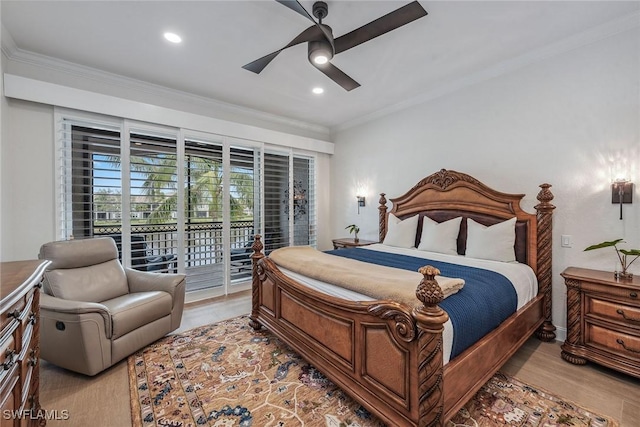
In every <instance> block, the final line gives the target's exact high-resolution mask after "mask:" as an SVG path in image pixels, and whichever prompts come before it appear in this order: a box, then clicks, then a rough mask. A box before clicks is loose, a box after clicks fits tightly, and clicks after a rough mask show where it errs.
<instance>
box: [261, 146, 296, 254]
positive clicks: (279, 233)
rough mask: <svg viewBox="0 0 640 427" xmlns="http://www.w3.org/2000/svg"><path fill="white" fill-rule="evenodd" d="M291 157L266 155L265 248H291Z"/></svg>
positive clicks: (266, 250) (271, 249)
mask: <svg viewBox="0 0 640 427" xmlns="http://www.w3.org/2000/svg"><path fill="white" fill-rule="evenodd" d="M289 201H290V197H289V156H288V155H281V154H272V153H265V154H264V201H263V203H264V248H265V253H266V254H267V255H268V254H269V253H270V252H271V251H273V250H274V249H278V248H282V247H285V246H289Z"/></svg>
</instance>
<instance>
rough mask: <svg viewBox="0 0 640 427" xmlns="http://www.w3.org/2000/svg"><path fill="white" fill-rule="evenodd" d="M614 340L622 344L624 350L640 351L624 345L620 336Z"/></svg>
mask: <svg viewBox="0 0 640 427" xmlns="http://www.w3.org/2000/svg"><path fill="white" fill-rule="evenodd" d="M616 342H617V343H618V344H620V345H621V346H622V348H624V349H625V350H627V351H630V352H632V353H640V350H634V349H632V348H629V347H627V346H626V345H624V341H622V340H621V339H620V338H618V339H617V340H616Z"/></svg>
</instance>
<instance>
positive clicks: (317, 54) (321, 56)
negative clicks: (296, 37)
mask: <svg viewBox="0 0 640 427" xmlns="http://www.w3.org/2000/svg"><path fill="white" fill-rule="evenodd" d="M331 58H333V51H332V50H331V45H330V44H329V42H327V41H326V40H317V41H312V42H309V61H311V62H312V63H314V64H317V65H323V64H326V63H327V62H329V60H331Z"/></svg>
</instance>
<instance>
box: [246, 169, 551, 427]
mask: <svg viewBox="0 0 640 427" xmlns="http://www.w3.org/2000/svg"><path fill="white" fill-rule="evenodd" d="M541 187H542V190H541V191H540V193H539V194H538V200H539V202H540V203H539V204H538V205H537V206H536V211H537V214H536V215H531V214H526V213H524V212H523V211H522V210H521V209H520V207H519V201H520V199H521V198H522V197H523V195H508V194H505V193H499V192H496V191H494V190H491V189H488V187H486V186H484V185H482V184H481V183H479V182H478V181H477V180H475V179H473V178H471V177H469V176H468V175H464V174H460V173H458V172H454V171H444V170H442V171H440V172H439V173H436V174H434V175H431V176H430V177H427V178H425V179H424V180H422V181H421V182H420V183H419V184H418V185H416V186H415V187H414V188H413V189H411V190H410V191H409V192H408V193H407V194H406V195H404V196H402V197H400V198H398V199H392V201H393V202H394V209H393V210H392V212H393V213H394V214H396V215H397V216H398V217H401V216H402V215H409V214H415V213H416V212H423V213H424V212H427V213H431V212H432V211H433V212H435V211H437V212H438V214H443V212H444V214H445V215H449V213H453V214H455V215H460V214H461V213H462V214H470V215H476V214H481V215H485V216H486V215H491V216H493V217H494V218H498V220H500V218H502V219H506V218H508V217H509V216H511V217H513V216H517V217H518V221H520V222H521V223H522V225H523V229H524V236H525V247H524V252H523V254H524V255H523V256H525V257H526V262H527V263H528V264H529V265H530V266H531V267H532V268H533V270H534V271H535V272H536V275H537V277H538V295H537V297H536V298H535V299H534V300H532V301H531V302H529V303H528V304H527V305H526V306H525V307H524V308H522V309H520V310H519V311H518V312H516V313H515V314H513V315H512V316H510V317H509V318H508V319H507V320H506V321H505V322H503V323H502V324H501V325H500V326H499V327H498V328H496V329H495V330H494V331H492V332H490V333H489V334H488V335H486V336H485V337H484V338H483V339H482V340H481V341H479V342H478V343H476V344H475V345H473V346H472V347H470V348H468V349H467V350H466V351H464V352H463V353H462V354H460V355H459V356H457V357H456V358H455V359H453V360H452V361H451V362H449V363H448V364H447V365H446V366H443V359H442V340H443V338H442V331H443V325H444V323H445V322H446V321H447V319H448V315H447V314H446V313H445V312H444V311H443V310H442V309H441V308H440V307H439V306H438V304H439V303H440V302H441V301H442V291H441V289H440V287H439V286H438V284H437V282H436V281H435V280H434V274H436V273H434V271H433V270H430V269H428V268H424V267H423V268H422V269H421V270H420V272H421V273H422V274H423V275H424V279H423V280H422V281H421V282H420V284H419V285H418V287H417V290H416V297H417V298H418V300H419V301H420V302H421V303H422V305H421V306H419V308H416V309H413V310H412V309H411V308H410V307H408V306H407V305H404V304H399V303H397V302H393V301H371V302H354V301H347V300H344V299H340V298H335V297H332V296H329V295H326V294H324V293H321V292H318V291H315V290H313V289H310V288H308V287H306V286H304V285H302V284H300V283H297V282H296V281H295V280H292V279H290V278H288V277H287V276H285V275H284V274H283V273H282V272H281V271H280V270H279V269H278V267H277V266H276V265H275V264H274V263H273V262H272V261H271V260H270V259H268V258H267V257H265V256H264V254H263V253H262V249H263V245H262V242H261V237H260V236H259V235H257V236H256V237H255V242H254V244H253V255H252V260H253V278H252V280H253V294H252V297H253V301H252V312H251V320H250V324H251V326H252V327H254V328H256V329H257V328H260V327H262V326H264V327H266V328H267V329H269V330H270V331H271V332H273V333H274V334H275V335H276V336H278V337H279V338H280V339H282V340H283V341H284V342H286V343H287V344H289V345H290V346H291V347H292V348H293V349H294V350H295V351H297V352H298V353H299V354H300V355H301V356H302V357H304V358H305V359H306V360H307V361H309V362H310V363H312V364H313V365H314V366H315V367H317V368H318V369H319V370H320V371H321V372H322V373H324V374H325V375H326V376H327V377H328V378H329V379H330V380H331V381H333V382H334V383H335V384H337V385H338V386H339V387H341V388H342V389H343V390H345V391H346V392H347V393H349V394H350V395H351V396H352V397H353V398H355V399H356V400H357V401H359V402H360V403H361V404H362V405H363V406H365V407H366V408H367V409H368V410H369V411H370V412H371V413H373V414H374V415H376V416H377V417H378V418H380V419H381V420H382V421H383V422H385V423H387V424H388V425H390V426H421V427H422V426H442V425H444V423H445V422H446V421H447V420H449V419H450V418H451V417H452V416H453V415H455V413H456V412H457V411H458V409H459V408H460V407H461V406H462V405H464V403H466V402H467V401H468V399H469V398H471V397H472V396H473V394H474V393H475V392H476V391H477V390H478V389H479V388H480V387H481V386H482V385H483V384H484V383H485V382H486V381H487V380H488V379H489V378H490V377H491V376H492V375H493V374H494V373H495V372H496V371H497V370H498V369H499V368H500V366H502V364H503V363H504V362H505V361H506V360H507V359H508V358H509V357H511V356H512V355H513V354H514V353H515V352H516V351H517V349H518V348H519V347H520V346H521V345H522V344H523V343H524V342H525V341H526V340H527V339H528V338H529V337H530V336H531V335H532V334H533V333H534V332H536V331H537V334H538V336H539V337H540V338H541V339H544V340H551V339H553V338H554V337H555V334H554V328H553V325H552V324H551V214H552V211H553V209H554V206H553V205H552V204H551V203H550V201H551V200H552V199H553V195H552V194H551V192H550V191H549V187H550V186H549V185H548V184H543V185H541ZM432 193H433V194H432ZM382 200H384V202H385V203H386V200H385V199H384V195H383V196H382V198H381V201H382ZM444 207H448V210H445V209H444ZM386 217H387V211H386V206H385V207H382V203H381V207H380V218H381V224H380V236H381V239H383V238H384V232H385V230H386ZM517 244H518V243H517V242H516V245H517Z"/></svg>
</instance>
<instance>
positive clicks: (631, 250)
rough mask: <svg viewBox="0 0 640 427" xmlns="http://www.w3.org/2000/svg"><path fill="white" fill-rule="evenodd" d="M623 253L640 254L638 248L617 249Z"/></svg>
mask: <svg viewBox="0 0 640 427" xmlns="http://www.w3.org/2000/svg"><path fill="white" fill-rule="evenodd" d="M619 251H620V252H622V253H623V254H625V255H635V256H640V249H619Z"/></svg>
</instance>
